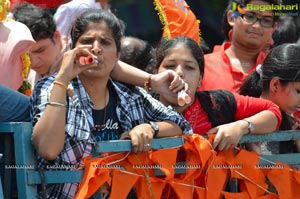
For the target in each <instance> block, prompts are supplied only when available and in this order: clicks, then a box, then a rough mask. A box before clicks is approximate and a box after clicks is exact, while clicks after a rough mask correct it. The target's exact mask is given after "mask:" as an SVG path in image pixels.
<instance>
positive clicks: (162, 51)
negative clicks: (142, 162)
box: [156, 36, 281, 150]
mask: <svg viewBox="0 0 300 199" xmlns="http://www.w3.org/2000/svg"><path fill="white" fill-rule="evenodd" d="M156 61H157V63H156V64H157V65H156V67H157V68H156V69H157V72H158V73H161V72H163V71H165V70H168V69H171V70H174V71H175V72H176V73H177V74H178V75H180V77H181V78H182V79H183V80H184V81H186V83H187V84H188V86H189V89H190V95H191V98H192V101H191V103H190V104H186V105H184V106H179V105H178V103H177V95H175V94H174V95H164V94H161V95H160V98H159V99H160V101H161V102H163V104H165V105H171V106H173V107H174V108H175V109H176V110H177V111H178V112H179V113H182V114H183V115H184V117H185V118H186V119H187V120H188V121H189V122H190V124H191V125H192V128H193V131H194V133H197V134H200V135H206V134H210V133H216V137H215V139H214V143H213V147H214V148H218V149H219V150H224V149H229V148H233V147H235V146H237V144H238V143H239V140H240V138H241V137H242V136H243V135H244V134H247V133H255V134H260V133H268V132H271V131H274V130H276V129H277V128H278V126H279V125H280V122H281V114H280V111H279V109H278V107H277V106H276V105H275V104H274V103H272V102H270V101H267V100H264V99H257V98H251V97H245V96H240V95H238V94H235V93H231V92H229V91H224V90H215V91H200V92H199V91H197V88H198V87H199V85H200V84H201V80H202V76H203V72H204V58H203V52H202V50H201V48H200V47H199V45H198V44H197V43H196V42H195V41H194V40H192V39H190V38H188V37H185V36H180V37H176V38H173V39H171V40H168V41H166V40H163V41H162V42H161V43H160V45H159V46H158V47H157V51H156ZM211 81H218V77H215V79H212V80H211Z"/></svg>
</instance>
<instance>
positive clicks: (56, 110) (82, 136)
mask: <svg viewBox="0 0 300 199" xmlns="http://www.w3.org/2000/svg"><path fill="white" fill-rule="evenodd" d="M121 37H122V32H121V27H120V24H119V21H118V19H117V18H116V17H115V16H114V15H113V14H111V13H109V12H107V11H104V10H90V11H87V12H85V13H83V14H82V15H81V16H80V17H79V18H78V19H77V20H76V23H75V25H74V27H73V31H72V41H73V49H72V50H70V51H68V52H66V53H65V54H64V58H63V61H62V65H61V68H60V70H59V72H58V74H57V75H56V76H50V77H48V78H46V79H43V80H42V81H40V82H39V83H38V85H37V86H36V88H35V90H34V93H33V95H32V98H31V106H32V111H31V113H32V121H33V123H34V129H33V134H32V142H33V145H34V147H35V148H36V150H37V153H38V161H39V164H38V166H39V167H40V168H47V166H48V165H54V166H55V165H70V166H72V167H80V166H83V162H82V158H84V157H85V156H87V155H90V154H91V153H92V150H93V143H95V141H99V140H112V139H120V138H121V139H124V138H130V139H131V142H132V146H133V151H134V152H145V151H148V150H149V149H150V146H151V140H152V138H153V137H166V136H175V135H181V134H182V131H183V132H184V133H187V134H190V133H192V129H191V127H190V125H189V124H188V122H186V121H185V120H184V118H183V117H182V116H180V114H178V113H177V112H176V111H174V110H171V109H169V108H167V107H165V106H163V105H162V104H161V103H160V102H158V101H156V100H155V99H153V98H152V97H151V96H150V95H149V94H147V92H146V91H145V90H143V89H141V88H138V87H128V86H126V85H123V84H120V83H118V82H114V81H112V80H111V79H110V77H109V75H110V73H111V71H112V70H113V68H114V66H115V65H116V63H117V61H118V59H119V55H120V42H121ZM81 56H92V57H93V60H94V62H93V63H91V64H87V65H81V64H80V62H79V59H80V57H81ZM67 87H68V88H71V90H72V92H68V94H67V90H68V89H67ZM77 188H78V184H63V185H48V187H47V193H46V194H47V197H53V198H72V197H73V196H74V194H75V193H76V191H77Z"/></svg>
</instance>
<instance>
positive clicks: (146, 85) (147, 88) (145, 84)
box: [144, 75, 152, 91]
mask: <svg viewBox="0 0 300 199" xmlns="http://www.w3.org/2000/svg"><path fill="white" fill-rule="evenodd" d="M151 77H152V75H150V76H149V78H148V80H147V81H145V83H144V89H145V90H146V91H151Z"/></svg>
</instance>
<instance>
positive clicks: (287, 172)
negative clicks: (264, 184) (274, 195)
mask: <svg viewBox="0 0 300 199" xmlns="http://www.w3.org/2000/svg"><path fill="white" fill-rule="evenodd" d="M276 165H278V167H277V168H274V169H271V170H270V172H268V174H267V176H268V178H269V180H270V181H271V183H272V184H273V185H274V186H275V188H276V190H277V192H278V195H279V198H300V189H299V187H300V185H299V183H298V182H297V181H296V179H295V178H294V174H293V171H292V170H291V168H290V167H289V166H287V165H285V164H282V163H277V164H276ZM282 167H283V168H282Z"/></svg>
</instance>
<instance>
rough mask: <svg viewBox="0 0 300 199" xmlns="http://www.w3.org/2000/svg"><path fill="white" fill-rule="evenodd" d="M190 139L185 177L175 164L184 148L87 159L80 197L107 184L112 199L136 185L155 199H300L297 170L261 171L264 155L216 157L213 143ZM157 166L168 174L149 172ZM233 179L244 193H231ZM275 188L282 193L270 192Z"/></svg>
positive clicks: (186, 147) (223, 154) (140, 194)
mask: <svg viewBox="0 0 300 199" xmlns="http://www.w3.org/2000/svg"><path fill="white" fill-rule="evenodd" d="M209 138H210V142H212V141H213V138H214V135H209ZM184 139H185V143H184V145H183V146H182V147H181V149H183V150H184V152H185V158H186V159H185V163H186V173H185V174H180V175H177V174H176V175H174V168H173V167H172V164H175V160H176V159H177V158H176V157H177V156H178V154H179V153H178V152H179V151H180V150H178V149H163V150H156V151H155V150H154V151H150V152H148V153H140V154H134V153H129V154H127V153H111V154H108V155H107V156H106V157H102V158H90V157H88V158H86V159H84V163H85V174H84V177H83V180H82V183H81V184H80V187H79V190H78V192H77V194H76V196H75V198H78V199H79V198H88V197H90V196H92V195H93V194H94V193H95V192H96V191H97V190H98V189H99V187H101V186H102V185H103V184H104V183H105V184H107V185H109V186H111V188H112V189H111V195H110V198H112V199H114V198H126V196H127V195H128V193H129V191H130V190H131V189H132V188H133V187H135V190H136V194H137V196H138V198H150V199H160V198H201V199H219V198H221V197H222V196H224V197H225V198H226V199H240V198H241V199H247V198H249V199H250V198H251V199H252V198H255V199H256V198H258V199H277V198H300V189H299V187H300V172H299V171H296V170H293V169H292V167H289V166H288V165H284V167H283V168H280V169H278V168H274V169H261V168H257V165H258V164H259V156H258V154H256V153H254V152H250V151H245V150H243V149H241V150H238V151H237V150H226V151H220V152H218V153H216V152H214V151H213V150H212V149H211V144H210V143H209V142H208V140H206V139H204V138H202V137H201V136H199V135H192V136H186V137H184ZM127 155H128V156H127ZM126 156H127V158H126ZM112 162H117V163H116V165H119V166H121V167H123V168H124V169H123V170H118V169H116V168H109V167H105V166H107V165H109V164H108V163H112ZM95 165H97V167H95ZM151 165H161V168H162V170H163V173H164V174H165V176H155V172H154V169H151V168H147V166H150V167H151ZM192 165H196V166H198V167H197V169H195V168H192V167H191V166H192ZM282 165H283V164H282ZM101 166H102V168H101ZM138 166H141V168H138ZM240 166H241V168H240ZM131 172H132V173H131ZM203 173H204V174H205V175H204V177H203V176H202V177H203V178H205V179H202V180H203V181H204V182H205V183H204V187H203V188H202V187H199V186H197V185H195V182H194V181H195V180H196V179H197V178H199V176H200V174H203ZM230 178H235V179H238V180H239V182H240V183H239V187H240V190H241V192H239V193H228V192H225V187H226V184H227V183H228V180H229V179H230ZM267 178H268V179H269V182H268V184H267V183H266V182H267ZM124 179H126V180H124ZM271 185H272V186H274V187H275V188H276V190H277V192H278V194H277V193H268V192H266V190H267V189H268V186H271Z"/></svg>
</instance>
